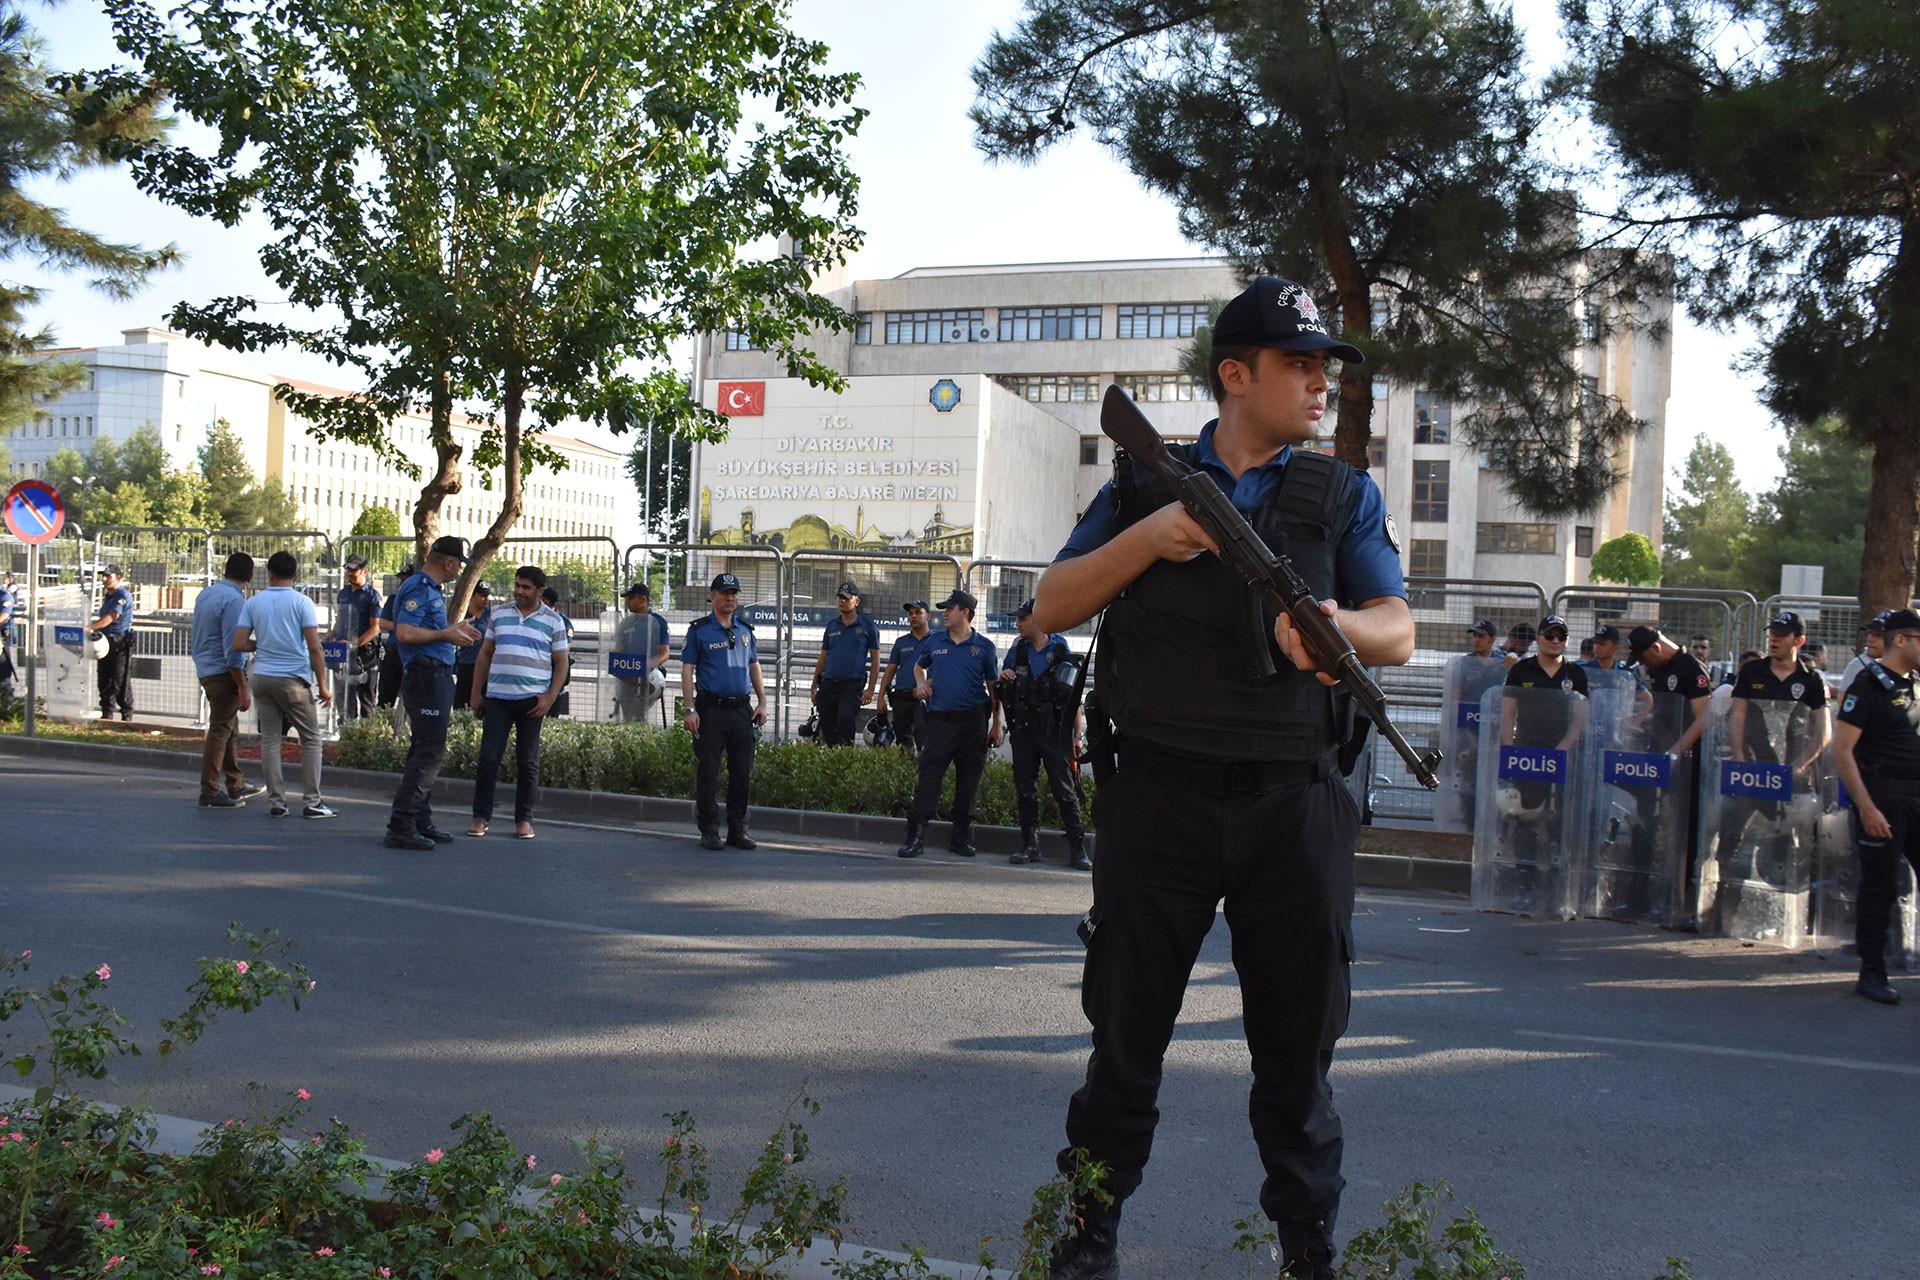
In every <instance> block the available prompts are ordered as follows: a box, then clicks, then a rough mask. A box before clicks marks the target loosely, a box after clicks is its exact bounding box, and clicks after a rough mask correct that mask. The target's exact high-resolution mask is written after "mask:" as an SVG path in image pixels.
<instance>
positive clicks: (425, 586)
mask: <svg viewBox="0 0 1920 1280" xmlns="http://www.w3.org/2000/svg"><path fill="white" fill-rule="evenodd" d="M466 562H467V544H466V543H464V542H462V541H461V540H460V539H458V538H452V537H448V538H436V539H434V543H433V546H432V547H431V548H429V549H428V551H427V555H426V559H425V560H423V561H422V562H421V564H420V568H419V569H418V570H417V571H416V572H415V573H414V574H413V575H412V576H410V577H409V578H408V579H407V580H406V581H405V582H402V583H401V584H400V589H399V590H397V591H395V592H394V593H393V616H394V623H393V638H394V640H395V641H396V642H397V645H398V648H399V650H400V661H401V663H402V664H403V667H404V670H403V671H402V672H401V676H400V703H401V705H402V706H403V707H404V708H405V709H406V713H407V729H408V732H409V734H410V735H411V736H410V737H409V739H408V746H407V762H406V765H405V766H404V768H403V769H402V771H401V774H400V786H399V787H398V788H397V789H396V790H395V791H394V794H393V812H392V813H391V814H389V815H388V817H387V838H386V845H387V848H389V849H413V850H416V851H419V852H422V853H425V852H428V851H430V850H432V848H433V847H434V846H435V845H436V844H451V843H452V842H453V836H452V835H450V834H449V833H447V832H445V831H442V830H440V828H438V827H436V826H434V825H433V784H434V783H435V782H436V781H437V780H438V779H439V777H440V762H441V761H443V760H445V759H446V756H447V721H448V720H450V719H452V717H453V651H454V648H455V647H456V646H458V645H469V644H474V643H476V642H478V640H479V639H480V633H479V632H478V631H475V630H474V629H473V628H472V627H471V626H469V625H467V623H465V622H455V623H451V624H449V623H448V622H447V597H446V592H445V586H446V584H447V583H449V582H452V581H453V580H454V579H455V578H457V577H459V576H460V566H461V565H463V564H465V563H466Z"/></svg>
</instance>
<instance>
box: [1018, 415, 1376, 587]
mask: <svg viewBox="0 0 1920 1280" xmlns="http://www.w3.org/2000/svg"><path fill="white" fill-rule="evenodd" d="M1219 425H1220V421H1219V419H1217V418H1216V419H1214V420H1213V421H1212V422H1209V423H1208V424H1207V425H1206V426H1204V427H1202V428H1201V429H1200V438H1199V439H1198V440H1197V441H1195V443H1194V446H1193V452H1192V461H1193V465H1194V466H1196V467H1198V468H1200V469H1201V470H1203V471H1205V472H1206V473H1207V474H1208V475H1210V476H1212V477H1213V479H1214V483H1216V484H1218V485H1219V486H1220V488H1221V490H1222V491H1223V492H1224V493H1225V494H1226V495H1227V497H1228V498H1230V499H1232V501H1233V505H1234V507H1235V509H1237V510H1238V511H1240V512H1241V513H1243V514H1248V513H1251V512H1254V511H1258V510H1259V509H1260V507H1261V505H1262V504H1263V503H1265V502H1266V500H1267V499H1268V498H1269V497H1271V496H1272V494H1273V492H1274V490H1275V489H1276V487H1278V485H1279V483H1280V480H1281V478H1282V477H1283V476H1284V475H1285V474H1286V465H1287V459H1288V458H1289V457H1291V456H1292V453H1293V448H1292V446H1291V445H1289V446H1288V447H1287V448H1285V449H1282V450H1281V451H1280V454H1279V456H1278V457H1276V458H1275V459H1274V460H1273V461H1272V462H1269V463H1266V464H1264V465H1262V466H1258V467H1248V468H1247V469H1246V471H1244V472H1242V473H1241V475H1240V477H1239V478H1238V479H1237V480H1236V479H1235V478H1234V475H1233V472H1231V471H1229V470H1228V469H1227V466H1226V464H1225V463H1223V462H1222V461H1220V455H1219V454H1218V453H1215V452H1214V448H1213V431H1214V428H1215V427H1217V426H1219ZM1354 484H1355V485H1356V486H1357V491H1356V494H1355V500H1354V504H1353V515H1352V517H1351V518H1350V519H1349V520H1348V521H1347V528H1346V532H1345V533H1344V534H1342V535H1341V537H1340V541H1339V542H1338V544H1336V546H1335V548H1334V561H1333V564H1334V581H1335V583H1337V584H1338V587H1339V591H1340V598H1341V599H1343V600H1349V601H1353V602H1355V603H1358V602H1359V601H1362V600H1378V599H1380V598H1382V597H1384V596H1399V597H1400V598H1401V599H1405V598H1406V594H1407V584H1406V579H1405V577H1404V576H1403V575H1402V574H1401V572H1400V553H1399V552H1398V551H1395V550H1394V549H1393V542H1392V540H1391V539H1390V538H1388V536H1387V500H1386V499H1385V498H1383V497H1382V496H1381V495H1380V486H1378V485H1376V484H1375V483H1374V482H1373V477H1371V476H1369V475H1367V473H1366V472H1364V471H1361V472H1356V473H1355V474H1354ZM1115 532H1116V530H1115V528H1114V519H1113V482H1112V481H1108V482H1107V483H1106V484H1104V485H1102V486H1101V487H1100V492H1099V494H1098V495H1096V496H1095V497H1094V500H1093V505H1092V506H1090V507H1088V508H1087V512H1086V514H1085V515H1083V516H1081V517H1080V523H1079V524H1077V525H1075V526H1074V528H1073V532H1072V533H1071V534H1070V535H1068V537H1067V544H1066V545H1065V546H1064V547H1062V548H1060V554H1059V555H1057V556H1055V557H1054V559H1055V560H1056V561H1058V560H1071V559H1073V558H1074V557H1075V556H1083V555H1085V554H1087V552H1089V551H1094V550H1097V549H1099V548H1100V547H1102V546H1105V545H1106V543H1107V542H1108V540H1109V539H1111V538H1112V537H1113V535H1114V533H1115Z"/></svg>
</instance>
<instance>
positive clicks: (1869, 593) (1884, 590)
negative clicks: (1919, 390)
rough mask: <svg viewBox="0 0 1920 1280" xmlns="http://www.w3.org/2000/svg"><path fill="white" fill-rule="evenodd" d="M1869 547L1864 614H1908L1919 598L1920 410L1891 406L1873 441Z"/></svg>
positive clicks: (1863, 570) (1863, 556)
mask: <svg viewBox="0 0 1920 1280" xmlns="http://www.w3.org/2000/svg"><path fill="white" fill-rule="evenodd" d="M1866 534H1867V536H1866V546H1865V548H1864V549H1863V550H1862V551H1861V553H1860V614H1861V617H1862V618H1870V617H1872V616H1873V615H1874V614H1876V613H1878V612H1880V611H1881V610H1882V609H1904V608H1906V607H1907V605H1908V603H1909V602H1911V601H1912V599H1913V586H1914V560H1915V556H1914V551H1915V546H1914V544H1915V538H1916V536H1920V411H1917V410H1916V407H1915V406H1914V404H1913V403H1912V402H1911V401H1907V402H1904V403H1901V404H1898V405H1895V406H1891V407H1889V408H1888V409H1887V410H1885V412H1884V413H1883V415H1882V417H1881V419H1880V425H1879V429H1878V430H1877V431H1875V432H1874V436H1873V486H1872V488H1870V489H1869V490H1868V492H1867V527H1866Z"/></svg>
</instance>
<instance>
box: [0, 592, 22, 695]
mask: <svg viewBox="0 0 1920 1280" xmlns="http://www.w3.org/2000/svg"><path fill="white" fill-rule="evenodd" d="M25 607H26V601H25V600H23V599H21V598H20V594H19V592H17V591H16V590H15V589H14V585H13V575H12V574H8V575H7V576H6V579H5V581H0V685H5V686H7V687H9V688H11V687H12V685H13V674H14V661H13V634H14V628H13V619H14V615H15V614H17V613H19V612H20V611H21V610H22V609H24V608H25Z"/></svg>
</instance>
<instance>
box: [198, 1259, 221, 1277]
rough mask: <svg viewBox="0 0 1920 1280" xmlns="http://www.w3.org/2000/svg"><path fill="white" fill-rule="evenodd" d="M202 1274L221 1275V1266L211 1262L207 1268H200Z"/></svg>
mask: <svg viewBox="0 0 1920 1280" xmlns="http://www.w3.org/2000/svg"><path fill="white" fill-rule="evenodd" d="M200 1274H201V1275H203V1276H217V1275H219V1274H220V1264H219V1263H217V1262H209V1263H208V1264H207V1265H206V1266H204V1267H202V1268H200Z"/></svg>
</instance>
